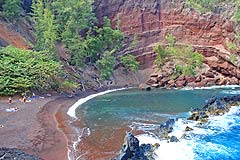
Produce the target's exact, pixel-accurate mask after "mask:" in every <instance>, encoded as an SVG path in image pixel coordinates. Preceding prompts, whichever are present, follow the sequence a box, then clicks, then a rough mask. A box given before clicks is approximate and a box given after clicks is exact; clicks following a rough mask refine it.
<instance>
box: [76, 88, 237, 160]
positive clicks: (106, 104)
mask: <svg viewBox="0 0 240 160" xmlns="http://www.w3.org/2000/svg"><path fill="white" fill-rule="evenodd" d="M238 89H239V88H231V87H230V88H208V89H196V90H166V89H156V90H153V91H151V92H145V91H140V90H138V89H128V90H121V91H117V92H112V93H108V94H104V95H100V96H97V97H95V98H93V99H90V100H88V101H87V102H85V103H83V104H82V105H80V106H79V107H78V108H77V109H76V117H77V118H78V119H79V120H80V121H84V123H85V125H86V127H88V128H89V130H90V134H89V136H88V137H87V139H89V140H90V141H91V145H96V144H97V146H99V147H103V148H104V149H105V148H109V147H110V146H109V145H110V144H108V143H109V142H108V140H109V139H110V138H109V137H111V136H112V135H114V134H117V133H118V132H119V131H121V132H124V131H127V130H128V131H133V132H136V133H138V134H139V136H140V140H141V139H142V140H141V141H142V142H144V143H150V142H151V141H154V142H157V141H158V140H157V139H154V140H152V139H151V138H150V137H149V136H148V137H147V138H146V137H145V138H143V137H144V134H146V133H151V134H154V130H155V129H156V127H158V125H159V124H160V123H161V122H164V121H166V120H167V119H168V118H179V119H183V120H184V118H186V117H187V116H188V115H189V111H190V110H191V109H193V108H196V107H200V106H203V105H204V104H205V102H206V100H208V99H209V98H210V97H213V96H224V95H229V94H237V93H238ZM181 125H182V124H180V126H181ZM231 133H232V132H231ZM119 134H120V133H119ZM120 135H123V134H120ZM141 136H143V137H141ZM145 136H146V135H145ZM211 136H212V135H211ZM197 137H198V136H197ZM111 138H118V140H115V141H113V142H111V145H114V144H112V143H114V142H116V143H119V142H122V141H123V138H124V137H123V136H122V138H121V136H115V137H114V136H113V137H111ZM120 138H121V139H120ZM205 138H207V137H205ZM194 141H195V142H197V139H196V140H194ZM80 143H81V142H80ZM193 144H195V143H192V144H191V145H193ZM179 145H180V144H178V145H175V146H179ZM189 145H190V144H187V142H186V146H188V147H189ZM106 146H108V147H106ZM117 146H120V145H119V144H117ZM203 146H204V145H203ZM203 146H202V147H203ZM198 147H201V145H200V143H199V145H198ZM116 148H117V147H116ZM116 148H115V147H112V151H111V152H114V153H115V154H116V153H117V152H118V150H116ZM165 148H167V147H165ZM183 148H184V147H183ZM104 149H103V150H102V151H104ZM118 149H120V148H118ZM189 150H191V153H192V155H193V156H190V158H189V159H192V158H193V157H194V156H195V152H194V151H193V150H194V149H193V148H192V147H190V149H189ZM186 151H187V149H186ZM106 152H108V153H109V152H110V149H106ZM189 152H190V151H189ZM184 153H185V152H184ZM204 153H205V152H204ZM204 153H199V154H201V155H204ZM206 153H207V152H206ZM102 154H103V153H102ZM187 155H188V156H189V155H190V153H188V154H187ZM163 157H164V156H163ZM183 157H184V156H183ZM203 157H204V156H203ZM206 157H208V156H206V155H205V158H206ZM168 158H169V157H168ZM169 159H171V158H169ZM172 159H174V158H172ZM194 159H199V158H194ZM200 159H201V158H200ZM210 159H211V158H210ZM213 159H214V158H213Z"/></svg>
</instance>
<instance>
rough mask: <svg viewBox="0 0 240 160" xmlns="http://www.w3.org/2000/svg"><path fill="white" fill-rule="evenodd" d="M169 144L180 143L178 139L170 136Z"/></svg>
mask: <svg viewBox="0 0 240 160" xmlns="http://www.w3.org/2000/svg"><path fill="white" fill-rule="evenodd" d="M170 142H180V141H179V139H178V138H177V137H175V136H172V137H171V138H170Z"/></svg>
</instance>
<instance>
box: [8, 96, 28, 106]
mask: <svg viewBox="0 0 240 160" xmlns="http://www.w3.org/2000/svg"><path fill="white" fill-rule="evenodd" d="M19 100H20V101H21V102H23V103H26V102H27V97H26V96H23V97H22V98H20V99H19ZM12 102H13V100H12V97H9V98H8V103H9V104H12Z"/></svg>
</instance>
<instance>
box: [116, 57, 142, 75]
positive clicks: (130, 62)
mask: <svg viewBox="0 0 240 160" xmlns="http://www.w3.org/2000/svg"><path fill="white" fill-rule="evenodd" d="M120 61H121V63H122V64H123V66H124V67H125V68H126V69H127V70H130V71H136V70H138V68H139V62H138V61H137V60H136V57H135V56H133V55H126V56H122V57H120Z"/></svg>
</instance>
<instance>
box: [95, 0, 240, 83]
mask: <svg viewBox="0 0 240 160" xmlns="http://www.w3.org/2000/svg"><path fill="white" fill-rule="evenodd" d="M95 13H96V15H97V17H98V19H99V20H100V22H102V19H103V17H104V16H108V17H109V18H110V19H111V21H112V25H113V26H114V27H116V26H119V27H120V29H121V30H122V32H123V33H124V34H125V35H126V37H127V42H126V46H125V50H123V51H122V52H120V53H119V54H133V55H135V56H137V60H138V61H139V62H140V64H141V67H140V69H141V70H144V69H147V68H155V72H154V73H153V75H156V76H155V77H149V80H148V81H146V82H145V83H146V84H148V85H150V86H152V87H168V88H174V87H177V88H181V87H185V86H190V87H203V86H210V85H226V84H239V80H240V70H239V64H238V62H237V61H235V62H233V61H231V55H232V53H231V52H230V51H229V50H228V49H227V43H229V42H234V41H235V38H234V35H235V26H234V23H233V22H231V21H230V20H228V19H226V18H224V17H223V16H221V15H220V14H217V13H206V14H200V13H199V12H197V11H195V10H194V9H189V8H186V7H185V6H184V1H182V0H178V1H174V3H173V2H171V1H168V0H135V1H125V0H119V1H109V0H103V1H100V0H96V1H95ZM168 33H172V34H173V35H174V36H175V37H176V39H177V42H178V45H185V46H192V47H193V50H194V51H198V52H199V53H201V54H202V55H203V56H204V57H205V58H204V64H203V65H202V67H201V68H200V69H199V70H198V71H197V74H196V75H195V76H190V77H189V76H187V77H173V76H172V78H171V79H170V78H169V77H171V74H172V73H173V72H174V70H175V66H174V64H173V65H170V66H169V64H166V65H165V66H164V67H163V69H162V71H161V72H159V71H158V70H157V69H156V67H155V65H154V60H155V59H156V53H155V52H154V51H153V47H154V46H155V45H156V44H157V43H159V42H160V43H161V44H163V45H164V44H166V40H165V36H166V35H167V34H168ZM134 37H137V39H136V41H137V45H136V46H135V47H130V46H128V44H130V43H131V41H133V39H134ZM236 56H237V59H240V57H239V56H238V55H236Z"/></svg>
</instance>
